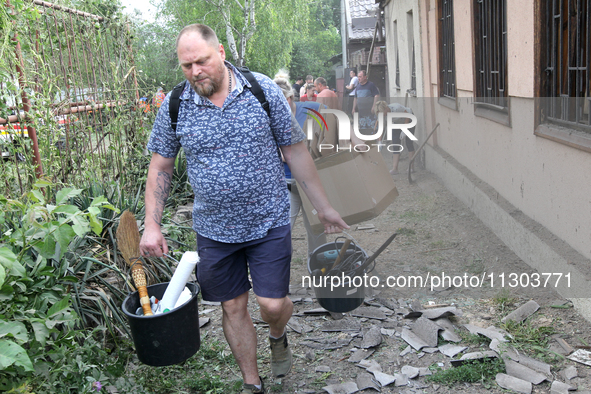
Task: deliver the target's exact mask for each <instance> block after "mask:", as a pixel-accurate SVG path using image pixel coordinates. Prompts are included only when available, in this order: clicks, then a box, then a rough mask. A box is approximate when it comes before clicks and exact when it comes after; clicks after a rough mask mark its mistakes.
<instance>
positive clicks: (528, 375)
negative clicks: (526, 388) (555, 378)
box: [505, 359, 547, 384]
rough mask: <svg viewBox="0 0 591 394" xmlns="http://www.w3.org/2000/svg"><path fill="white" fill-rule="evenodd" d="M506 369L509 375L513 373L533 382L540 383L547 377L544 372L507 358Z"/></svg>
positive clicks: (517, 376)
mask: <svg viewBox="0 0 591 394" xmlns="http://www.w3.org/2000/svg"><path fill="white" fill-rule="evenodd" d="M505 369H506V371H507V375H511V376H513V377H516V378H519V379H522V380H525V381H528V382H531V383H533V384H540V383H542V382H543V381H544V380H546V379H547V378H546V376H545V375H544V374H541V373H539V372H536V371H534V370H533V369H531V368H529V367H527V366H525V365H523V364H519V363H518V362H515V361H513V360H510V359H507V360H505Z"/></svg>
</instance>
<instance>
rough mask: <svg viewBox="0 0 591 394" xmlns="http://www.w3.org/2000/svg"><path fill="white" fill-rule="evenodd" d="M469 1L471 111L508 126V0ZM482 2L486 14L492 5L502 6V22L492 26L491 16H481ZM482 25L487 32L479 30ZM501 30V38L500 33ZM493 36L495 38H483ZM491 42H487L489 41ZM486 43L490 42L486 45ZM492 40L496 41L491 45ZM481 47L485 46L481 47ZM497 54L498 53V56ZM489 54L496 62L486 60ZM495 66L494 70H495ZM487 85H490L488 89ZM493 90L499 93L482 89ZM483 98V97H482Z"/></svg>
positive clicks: (509, 124)
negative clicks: (485, 18)
mask: <svg viewBox="0 0 591 394" xmlns="http://www.w3.org/2000/svg"><path fill="white" fill-rule="evenodd" d="M471 4H472V16H473V18H472V33H473V34H472V37H473V49H474V56H473V61H474V63H473V70H474V113H475V115H477V116H482V117H485V118H488V119H490V120H492V121H494V122H498V123H501V124H504V125H506V126H511V116H510V115H511V113H510V100H509V88H508V84H509V70H508V45H507V32H508V29H507V0H473V1H472V2H471ZM481 4H483V5H484V6H489V7H488V9H487V11H489V13H488V15H485V16H488V17H489V18H493V17H494V16H495V15H496V16H499V15H497V14H499V12H498V11H499V10H498V9H495V11H497V14H493V12H492V6H493V5H494V6H500V7H501V10H500V11H501V12H502V13H501V15H500V17H501V18H502V20H501V21H500V22H501V24H502V26H500V27H499V26H498V25H497V26H493V23H489V24H488V25H487V24H486V23H487V22H491V21H492V19H488V21H483V20H482V16H483V15H482V12H481V8H480V7H481ZM483 29H485V31H486V32H487V34H486V35H484V34H482V32H483ZM499 32H500V39H499V34H495V33H499ZM489 36H490V37H493V38H492V39H493V40H494V42H492V43H491V41H490V40H489V41H483V40H486V39H487V38H488V37H489ZM489 43H490V44H489ZM487 44H489V45H487ZM493 44H496V45H495V46H494V47H493ZM483 47H484V48H485V49H483ZM499 54H500V55H501V56H499ZM488 58H492V59H499V60H498V61H496V64H492V63H488V64H487V62H488ZM495 69H496V70H495ZM494 74H499V75H501V74H502V78H498V77H493V75H494ZM489 88H490V89H489ZM493 89H494V90H496V91H497V93H500V92H503V95H502V96H501V95H500V94H490V93H489V94H485V93H484V92H485V91H491V92H492V91H493ZM484 99H486V100H484Z"/></svg>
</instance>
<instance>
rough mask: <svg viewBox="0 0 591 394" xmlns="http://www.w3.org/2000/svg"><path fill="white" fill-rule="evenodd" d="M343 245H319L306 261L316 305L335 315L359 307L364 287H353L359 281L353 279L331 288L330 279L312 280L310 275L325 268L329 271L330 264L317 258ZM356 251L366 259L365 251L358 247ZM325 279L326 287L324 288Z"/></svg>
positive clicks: (363, 294) (331, 243)
mask: <svg viewBox="0 0 591 394" xmlns="http://www.w3.org/2000/svg"><path fill="white" fill-rule="evenodd" d="M343 244H344V242H341V241H338V242H336V246H335V242H330V243H326V244H324V245H320V246H319V247H317V248H316V249H314V252H312V254H311V255H310V257H309V259H308V272H309V273H310V279H311V282H312V288H313V289H314V294H315V295H316V299H317V300H318V303H319V304H320V306H321V307H323V308H324V309H326V310H327V311H330V312H335V313H344V312H350V311H352V310H353V309H355V308H357V307H358V306H359V305H361V304H362V303H363V300H364V299H365V287H364V286H363V284H362V285H361V286H354V284H359V282H360V281H359V279H357V280H356V281H355V280H353V278H351V281H348V280H345V281H343V280H341V283H340V285H339V286H335V287H332V286H331V280H330V277H326V276H321V277H317V278H313V277H312V275H311V274H312V272H313V271H314V270H316V269H322V268H327V269H329V270H330V268H331V267H332V264H326V263H323V262H321V261H319V259H318V258H317V256H318V255H319V254H320V253H324V252H328V251H333V250H335V247H336V250H337V251H338V250H340V249H341V247H342V246H343ZM357 250H359V251H361V252H362V253H363V255H364V256H365V257H366V258H367V253H366V252H365V250H363V249H361V248H359V247H357ZM325 278H326V286H324V280H325ZM341 278H342V277H341ZM361 278H362V277H361ZM321 282H322V283H321ZM361 282H362V281H361Z"/></svg>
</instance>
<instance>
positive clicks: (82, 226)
mask: <svg viewBox="0 0 591 394" xmlns="http://www.w3.org/2000/svg"><path fill="white" fill-rule="evenodd" d="M72 222H73V223H74V225H73V226H72V228H73V229H74V232H75V233H76V235H78V236H79V237H83V236H85V235H86V233H87V232H88V231H90V226H89V223H88V220H86V218H83V217H80V216H72Z"/></svg>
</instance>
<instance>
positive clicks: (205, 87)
mask: <svg viewBox="0 0 591 394" xmlns="http://www.w3.org/2000/svg"><path fill="white" fill-rule="evenodd" d="M225 68H226V67H225V65H224V64H223V63H221V64H220V66H219V67H218V70H217V71H218V72H217V74H218V75H217V77H216V76H214V75H211V76H209V75H208V76H207V78H206V79H205V80H203V81H202V82H197V80H198V79H201V78H203V74H201V75H199V77H198V78H196V79H194V80H192V81H191V86H192V87H193V90H194V91H195V92H196V93H197V94H198V95H200V96H203V97H211V96H212V95H213V94H214V93H217V92H218V91H219V90H220V88H221V86H222V82H223V81H224V69H225Z"/></svg>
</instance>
